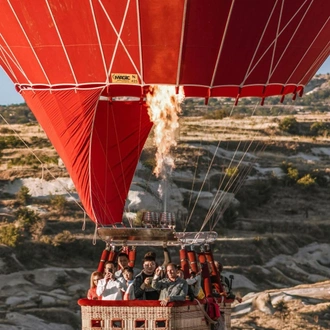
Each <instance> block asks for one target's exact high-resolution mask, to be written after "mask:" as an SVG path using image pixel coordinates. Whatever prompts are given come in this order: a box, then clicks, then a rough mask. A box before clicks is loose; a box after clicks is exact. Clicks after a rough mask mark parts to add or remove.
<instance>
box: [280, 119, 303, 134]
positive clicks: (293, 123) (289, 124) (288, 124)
mask: <svg viewBox="0 0 330 330" xmlns="http://www.w3.org/2000/svg"><path fill="white" fill-rule="evenodd" d="M278 127H279V129H280V130H281V131H283V132H287V133H290V134H298V133H299V124H298V122H297V120H296V118H295V117H293V116H290V117H285V118H283V119H282V120H281V121H280V123H279V125H278Z"/></svg>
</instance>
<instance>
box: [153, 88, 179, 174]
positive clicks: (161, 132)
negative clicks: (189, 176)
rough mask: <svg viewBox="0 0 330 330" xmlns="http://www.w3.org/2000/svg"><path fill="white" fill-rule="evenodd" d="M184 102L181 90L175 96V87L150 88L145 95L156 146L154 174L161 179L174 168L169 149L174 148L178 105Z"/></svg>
mask: <svg viewBox="0 0 330 330" xmlns="http://www.w3.org/2000/svg"><path fill="white" fill-rule="evenodd" d="M183 100H184V94H183V88H180V89H179V94H178V95H176V90H175V86H167V85H163V86H158V85H157V86H151V90H150V91H149V93H148V94H147V104H148V107H149V110H148V111H149V116H150V119H151V121H152V122H153V123H154V142H155V145H156V146H157V152H156V167H155V169H154V174H155V175H156V176H157V177H159V176H160V175H161V177H162V178H163V179H165V178H166V175H167V174H168V172H169V171H171V170H172V169H173V168H174V167H175V164H174V159H173V157H172V156H171V155H170V149H171V147H173V146H176V141H175V131H176V129H177V128H178V127H179V117H178V114H179V113H180V112H181V108H180V103H182V101H183Z"/></svg>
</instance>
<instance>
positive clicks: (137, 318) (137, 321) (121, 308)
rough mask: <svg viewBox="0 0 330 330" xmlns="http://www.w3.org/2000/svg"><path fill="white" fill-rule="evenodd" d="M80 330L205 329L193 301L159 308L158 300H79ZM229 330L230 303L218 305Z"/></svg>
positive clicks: (196, 305)
mask: <svg viewBox="0 0 330 330" xmlns="http://www.w3.org/2000/svg"><path fill="white" fill-rule="evenodd" d="M78 303H79V305H80V306H81V316H82V330H120V329H123V330H124V329H125V330H135V329H148V330H155V329H156V330H157V329H158V330H165V329H166V330H169V329H173V330H174V329H175V330H209V329H210V326H209V325H208V323H207V320H206V318H205V317H204V315H203V313H202V311H201V309H200V306H199V305H198V304H197V303H196V302H190V301H186V302H177V303H171V304H169V306H166V307H162V306H160V305H159V301H150V300H149V301H146V300H131V301H100V300H99V301H96V300H95V301H93V300H87V299H80V300H79V301H78ZM220 307H221V310H222V313H223V315H224V319H225V322H226V329H227V330H230V312H231V308H230V304H224V303H221V304H220Z"/></svg>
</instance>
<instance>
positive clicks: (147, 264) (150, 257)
mask: <svg viewBox="0 0 330 330" xmlns="http://www.w3.org/2000/svg"><path fill="white" fill-rule="evenodd" d="M142 267H143V272H144V273H145V274H147V275H153V273H154V272H155V269H156V267H157V264H156V260H155V254H154V253H153V252H150V253H147V254H145V256H144V259H143V264H142Z"/></svg>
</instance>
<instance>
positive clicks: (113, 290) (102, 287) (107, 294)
mask: <svg viewBox="0 0 330 330" xmlns="http://www.w3.org/2000/svg"><path fill="white" fill-rule="evenodd" d="M115 271H116V269H115V265H114V263H113V262H112V261H108V262H106V263H105V265H104V278H103V279H101V280H99V281H98V283H97V288H96V294H97V295H98V296H102V300H122V289H124V285H123V283H121V282H119V281H117V280H116V277H115Z"/></svg>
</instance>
